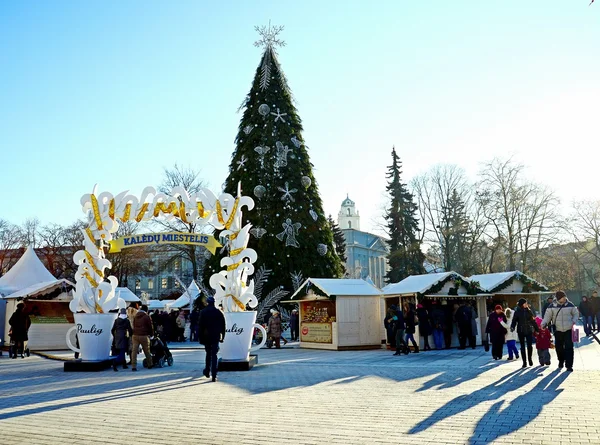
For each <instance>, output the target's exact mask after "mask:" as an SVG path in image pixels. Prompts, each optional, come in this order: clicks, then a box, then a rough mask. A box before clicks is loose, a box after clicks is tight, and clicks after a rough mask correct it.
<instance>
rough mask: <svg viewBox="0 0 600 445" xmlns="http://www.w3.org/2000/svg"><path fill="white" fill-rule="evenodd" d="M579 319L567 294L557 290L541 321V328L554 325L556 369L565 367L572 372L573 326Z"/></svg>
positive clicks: (577, 312) (575, 308)
mask: <svg viewBox="0 0 600 445" xmlns="http://www.w3.org/2000/svg"><path fill="white" fill-rule="evenodd" d="M578 319H579V311H578V310H577V307H576V306H575V305H574V304H573V303H571V302H570V301H569V299H568V298H567V294H565V293H564V292H563V291H561V290H559V291H558V292H556V303H554V304H553V305H552V306H550V307H549V308H548V310H547V311H546V314H545V315H544V320H543V321H542V327H546V326H548V325H549V324H550V323H552V324H553V325H554V341H555V346H556V357H557V358H558V369H562V368H563V367H564V366H566V367H567V371H570V372H572V371H573V359H574V352H573V337H572V336H571V335H572V334H573V332H572V331H573V326H574V325H575V323H577V320H578Z"/></svg>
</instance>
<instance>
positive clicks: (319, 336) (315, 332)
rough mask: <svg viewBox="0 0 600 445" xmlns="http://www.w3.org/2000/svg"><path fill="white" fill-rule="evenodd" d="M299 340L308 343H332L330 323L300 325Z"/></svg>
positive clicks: (305, 323) (304, 323)
mask: <svg viewBox="0 0 600 445" xmlns="http://www.w3.org/2000/svg"><path fill="white" fill-rule="evenodd" d="M300 341H305V342H308V343H332V342H333V339H332V336H331V323H307V322H305V321H303V322H302V323H301V326H300Z"/></svg>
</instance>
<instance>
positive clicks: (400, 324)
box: [390, 304, 410, 355]
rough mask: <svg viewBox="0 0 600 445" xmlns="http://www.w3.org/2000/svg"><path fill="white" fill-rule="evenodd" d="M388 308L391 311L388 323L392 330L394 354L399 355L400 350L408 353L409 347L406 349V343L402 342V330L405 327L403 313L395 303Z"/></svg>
mask: <svg viewBox="0 0 600 445" xmlns="http://www.w3.org/2000/svg"><path fill="white" fill-rule="evenodd" d="M390 310H391V312H392V316H391V319H390V324H391V326H392V330H393V331H394V344H395V346H396V352H395V353H394V355H400V354H401V353H402V352H404V353H405V354H408V353H409V352H410V349H408V345H407V344H406V343H405V342H404V330H405V329H406V324H405V322H404V314H403V313H402V311H401V310H400V309H399V308H398V307H397V306H396V305H395V304H393V305H392V306H391V307H390Z"/></svg>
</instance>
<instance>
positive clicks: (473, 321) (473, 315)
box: [469, 305, 477, 337]
mask: <svg viewBox="0 0 600 445" xmlns="http://www.w3.org/2000/svg"><path fill="white" fill-rule="evenodd" d="M469 308H470V309H471V335H472V336H473V337H477V312H475V308H474V307H473V306H471V305H469Z"/></svg>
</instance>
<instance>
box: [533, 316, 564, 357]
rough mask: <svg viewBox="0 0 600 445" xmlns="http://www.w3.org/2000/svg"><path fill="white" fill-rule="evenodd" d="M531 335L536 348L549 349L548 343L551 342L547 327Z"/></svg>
mask: <svg viewBox="0 0 600 445" xmlns="http://www.w3.org/2000/svg"><path fill="white" fill-rule="evenodd" d="M563 310H564V309H563ZM533 335H535V347H536V349H550V343H552V334H550V330H549V329H540V330H539V331H538V332H536V333H535V334H533Z"/></svg>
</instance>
